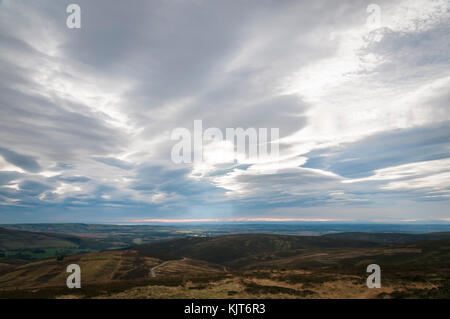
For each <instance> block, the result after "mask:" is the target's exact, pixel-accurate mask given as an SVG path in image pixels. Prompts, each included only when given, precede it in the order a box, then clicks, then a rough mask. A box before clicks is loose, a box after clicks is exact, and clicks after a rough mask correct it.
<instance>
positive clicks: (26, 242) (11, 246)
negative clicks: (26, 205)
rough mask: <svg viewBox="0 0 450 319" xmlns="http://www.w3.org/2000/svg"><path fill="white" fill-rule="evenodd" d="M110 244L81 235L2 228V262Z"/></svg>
mask: <svg viewBox="0 0 450 319" xmlns="http://www.w3.org/2000/svg"><path fill="white" fill-rule="evenodd" d="M108 247H109V245H108V244H106V243H103V242H99V241H96V240H93V239H89V238H83V237H79V236H73V235H66V234H55V233H35V232H28V231H20V230H11V229H4V228H0V262H3V263H24V262H27V261H32V260H37V259H41V258H47V257H50V256H56V255H58V254H73V253H80V252H89V251H98V250H103V249H107V248H108Z"/></svg>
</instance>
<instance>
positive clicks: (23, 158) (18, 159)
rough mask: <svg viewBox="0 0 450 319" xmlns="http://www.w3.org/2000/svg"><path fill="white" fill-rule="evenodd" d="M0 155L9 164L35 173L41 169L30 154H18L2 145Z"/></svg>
mask: <svg viewBox="0 0 450 319" xmlns="http://www.w3.org/2000/svg"><path fill="white" fill-rule="evenodd" d="M0 155H1V156H3V158H4V159H5V160H7V161H8V162H10V163H11V164H14V165H16V166H17V167H20V168H22V169H24V170H26V171H28V172H33V173H36V172H39V171H40V170H41V166H40V165H39V163H38V162H37V161H36V159H35V158H34V157H32V156H27V155H23V154H19V153H16V152H14V151H11V150H9V149H7V148H4V147H0Z"/></svg>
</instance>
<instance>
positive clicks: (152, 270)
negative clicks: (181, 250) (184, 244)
mask: <svg viewBox="0 0 450 319" xmlns="http://www.w3.org/2000/svg"><path fill="white" fill-rule="evenodd" d="M185 259H186V257H183V258H182V259H177V260H167V261H165V262H163V263H161V264H159V265H156V266H155V267H153V268H152V269H150V271H151V273H152V277H156V273H155V270H156V269H158V268H159V267H162V266H164V265H167V264H168V263H170V262H172V261H183V260H185Z"/></svg>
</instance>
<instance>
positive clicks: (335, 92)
mask: <svg viewBox="0 0 450 319" xmlns="http://www.w3.org/2000/svg"><path fill="white" fill-rule="evenodd" d="M75 1H76V2H75ZM70 3H76V4H78V5H79V7H80V9H81V10H80V18H81V28H68V26H67V24H66V22H67V18H68V16H69V15H70V13H67V12H66V8H67V6H68V5H69V4H70ZM371 4H375V9H376V10H372V9H371V10H368V6H369V5H371ZM371 8H374V6H372V7H371ZM378 13H379V14H378ZM373 14H375V15H373ZM449 34H450V9H448V8H447V1H444V0H439V1H438V0H407V1H401V0H397V1H392V0H389V1H387V0H386V1H384V0H383V1H381V0H380V1H379V0H371V1H361V0H354V1H352V0H344V1H321V0H317V1H300V0H298V1H288V0H280V1H273V0H240V1H237V0H231V1H219V0H203V1H202V0H191V1H182V0H172V1H166V0H152V1H137V0H132V1H120V2H119V1H114V2H111V1H81V0H72V1H50V0H49V1H41V0H34V1H21V0H2V1H0V48H1V49H0V79H1V81H0V223H28V222H29V223H32V222H95V223H144V222H158V221H179V222H187V221H219V222H220V221H287V220H289V221H324V222H325V221H330V222H333V221H340V222H354V221H368V222H425V221H434V222H450V209H449V208H450V206H449V204H450V126H449V124H450V89H449V88H450V39H449ZM195 120H201V121H202V123H203V128H218V129H220V130H221V131H223V132H225V129H226V128H244V129H247V128H278V129H279V139H277V140H276V141H272V142H276V143H277V144H278V145H279V156H278V158H277V161H276V164H277V166H276V167H277V170H275V171H273V170H271V169H270V168H273V165H274V163H273V162H272V159H270V158H258V159H246V158H240V159H238V160H221V159H224V158H228V157H227V156H228V155H230V154H229V148H227V147H225V146H226V145H225V146H224V144H223V143H221V142H220V141H216V140H212V141H209V142H208V143H207V145H206V146H205V148H204V160H203V161H195V162H193V163H175V162H174V161H173V160H172V158H171V151H172V149H173V147H174V145H175V144H176V143H177V141H176V140H173V139H172V138H171V134H172V132H173V130H174V129H176V128H186V129H188V130H190V131H192V130H193V123H194V121H195ZM227 152H228V153H227Z"/></svg>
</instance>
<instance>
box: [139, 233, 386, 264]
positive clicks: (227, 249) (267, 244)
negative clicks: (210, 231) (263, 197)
mask: <svg viewBox="0 0 450 319" xmlns="http://www.w3.org/2000/svg"><path fill="white" fill-rule="evenodd" d="M377 246H378V244H377V243H373V242H367V241H359V240H351V239H336V238H328V237H319V236H292V235H272V234H237V235H226V236H218V237H209V238H182V239H175V240H170V241H161V242H156V243H150V244H145V245H140V246H136V247H135V249H136V250H139V251H142V252H147V253H154V254H155V253H156V254H165V255H168V256H172V257H174V258H180V257H189V258H193V259H199V260H205V261H209V262H213V263H226V262H230V261H233V260H236V259H239V258H243V257H247V256H249V255H258V254H262V253H271V252H277V253H280V252H286V251H293V250H302V249H311V248H333V247H348V248H352V247H353V248H357V247H359V248H363V247H364V248H367V247H377Z"/></svg>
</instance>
